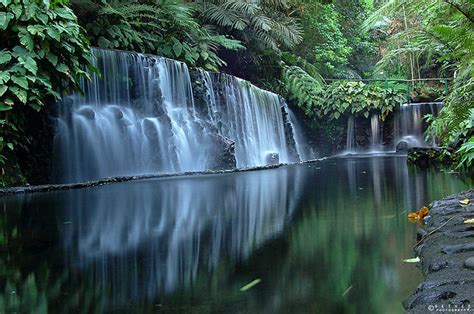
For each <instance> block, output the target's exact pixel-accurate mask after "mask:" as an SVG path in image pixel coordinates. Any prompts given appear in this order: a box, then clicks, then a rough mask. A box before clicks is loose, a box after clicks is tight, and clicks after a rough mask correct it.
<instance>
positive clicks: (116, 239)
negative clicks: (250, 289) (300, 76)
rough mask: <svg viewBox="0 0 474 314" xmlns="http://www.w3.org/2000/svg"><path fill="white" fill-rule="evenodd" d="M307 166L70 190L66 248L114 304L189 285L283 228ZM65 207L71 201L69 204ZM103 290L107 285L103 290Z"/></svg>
mask: <svg viewBox="0 0 474 314" xmlns="http://www.w3.org/2000/svg"><path fill="white" fill-rule="evenodd" d="M300 170H302V168H296V169H287V168H281V169H275V170H271V171H266V172H246V173H239V174H229V175H215V176H206V177H200V178H181V179H167V180H156V181H143V182H132V183H127V184H120V185H110V186H104V187H101V188H95V189H85V190H77V191H70V192H69V193H68V194H67V195H66V198H65V199H64V198H58V200H57V202H56V203H57V204H59V205H60V206H62V207H64V208H65V209H67V211H66V212H65V213H64V214H63V215H64V217H61V220H60V221H61V222H62V221H68V222H70V224H68V225H62V223H61V224H60V228H61V229H63V231H62V233H63V238H64V244H65V249H66V250H67V251H68V252H69V254H70V256H71V261H72V262H73V263H74V264H76V265H77V266H79V267H81V268H86V269H87V267H92V268H93V273H94V274H95V276H96V280H97V281H99V282H101V283H103V284H104V285H106V284H107V283H108V284H112V287H111V288H112V291H113V299H114V301H113V302H123V301H124V300H128V299H130V298H136V297H146V296H149V297H156V296H157V295H161V294H163V293H168V292H172V291H174V290H175V289H176V288H183V287H187V286H189V285H191V284H192V283H193V282H194V281H195V279H196V276H197V273H198V272H202V271H206V272H207V271H209V270H212V269H214V268H215V267H216V265H217V264H218V263H219V261H220V260H221V259H223V258H226V259H230V260H231V261H234V262H235V261H239V260H242V259H246V258H247V257H248V256H249V255H250V253H251V252H252V251H253V250H255V249H256V248H258V247H260V246H261V245H262V244H263V243H264V242H265V241H267V240H268V239H270V238H272V237H274V236H276V235H277V234H278V233H280V232H281V231H282V230H283V227H284V226H285V224H286V222H287V221H288V219H289V218H290V217H291V216H292V214H293V212H294V210H295V208H296V206H297V204H296V200H297V199H298V198H299V197H300V193H301V191H300V190H301V185H302V180H301V178H300V176H301V175H302V174H301V171H300ZM64 202H65V203H64ZM104 288H105V287H104Z"/></svg>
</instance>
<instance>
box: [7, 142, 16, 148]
mask: <svg viewBox="0 0 474 314" xmlns="http://www.w3.org/2000/svg"><path fill="white" fill-rule="evenodd" d="M7 147H8V148H10V150H14V149H15V146H13V143H7Z"/></svg>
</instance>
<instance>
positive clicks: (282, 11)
mask: <svg viewBox="0 0 474 314" xmlns="http://www.w3.org/2000/svg"><path fill="white" fill-rule="evenodd" d="M199 4H200V7H199V10H200V15H201V17H202V18H203V19H204V20H205V22H206V23H207V24H210V25H214V26H217V27H220V28H222V29H223V30H224V31H225V32H231V33H233V34H235V35H236V37H237V38H239V39H240V40H241V41H242V42H244V43H246V46H247V47H250V48H252V49H256V50H265V49H271V50H274V51H280V50H281V49H282V48H284V49H285V48H286V49H288V48H294V47H295V46H296V45H297V44H298V43H300V42H301V40H302V29H301V26H300V25H299V23H298V22H297V20H295V19H294V18H293V17H291V14H290V10H289V6H288V4H287V1H285V0H257V1H240V0H201V1H199Z"/></svg>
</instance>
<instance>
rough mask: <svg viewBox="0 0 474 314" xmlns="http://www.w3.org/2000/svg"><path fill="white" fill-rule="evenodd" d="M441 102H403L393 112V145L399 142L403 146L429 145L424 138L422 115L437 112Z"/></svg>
mask: <svg viewBox="0 0 474 314" xmlns="http://www.w3.org/2000/svg"><path fill="white" fill-rule="evenodd" d="M441 106H442V103H418V104H405V105H403V106H401V107H400V109H399V110H398V111H396V113H395V123H394V129H393V135H394V139H395V145H398V144H399V143H403V144H406V145H404V146H407V147H413V146H422V147H423V146H429V145H430V144H434V143H427V142H426V141H425V139H424V136H423V132H424V125H423V117H424V116H425V115H427V114H433V115H436V114H438V111H439V110H440V109H441Z"/></svg>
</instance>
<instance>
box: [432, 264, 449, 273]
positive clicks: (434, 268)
mask: <svg viewBox="0 0 474 314" xmlns="http://www.w3.org/2000/svg"><path fill="white" fill-rule="evenodd" d="M446 267H448V262H446V261H444V262H441V261H435V262H433V263H431V264H430V266H428V271H429V272H430V273H434V272H437V271H440V270H441V269H443V268H446Z"/></svg>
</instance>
